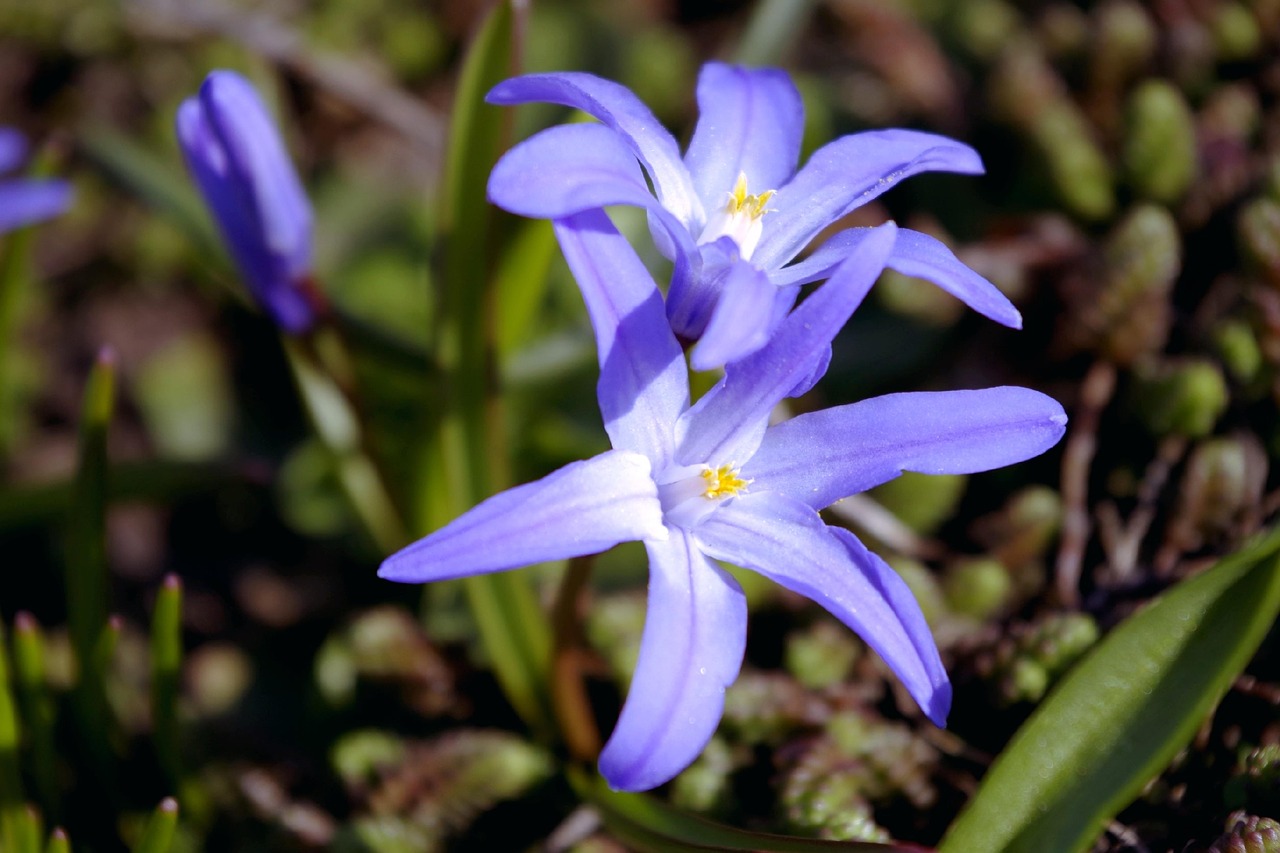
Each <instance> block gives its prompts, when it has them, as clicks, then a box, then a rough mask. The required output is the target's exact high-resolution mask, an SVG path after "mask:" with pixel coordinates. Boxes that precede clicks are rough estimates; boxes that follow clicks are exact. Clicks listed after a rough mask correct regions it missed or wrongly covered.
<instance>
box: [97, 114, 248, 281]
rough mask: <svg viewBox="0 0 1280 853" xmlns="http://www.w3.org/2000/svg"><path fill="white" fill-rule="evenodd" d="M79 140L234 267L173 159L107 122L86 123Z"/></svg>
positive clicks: (121, 180) (125, 183)
mask: <svg viewBox="0 0 1280 853" xmlns="http://www.w3.org/2000/svg"><path fill="white" fill-rule="evenodd" d="M79 140H80V147H81V148H82V150H84V151H85V152H86V153H87V154H88V155H89V158H90V159H91V160H93V161H94V162H95V163H96V164H97V165H98V167H99V168H100V169H102V170H103V171H104V172H105V173H106V174H107V175H108V176H110V177H111V178H113V179H114V180H115V181H116V182H117V183H119V184H120V185H121V186H122V187H124V189H126V190H128V191H129V192H130V193H132V194H133V195H135V196H137V197H138V198H139V199H141V200H142V201H143V202H144V203H146V204H147V205H148V206H150V207H152V208H153V209H155V211H156V212H157V213H160V214H162V215H163V216H164V217H165V218H166V219H168V220H169V221H170V222H172V223H173V224H175V225H176V226H177V227H178V228H179V230H181V231H182V232H183V233H185V234H186V235H187V236H188V237H189V238H190V239H191V240H192V242H194V243H195V244H196V246H198V247H199V248H200V250H201V252H202V253H203V254H205V255H207V256H208V257H209V258H212V259H217V260H218V261H219V262H221V263H223V264H224V265H225V266H226V269H227V270H230V268H231V267H230V259H229V258H228V257H227V253H226V250H225V249H223V247H222V241H221V240H220V239H219V238H218V231H217V228H216V227H215V226H214V224H213V220H211V219H210V218H209V215H208V213H206V212H205V209H204V205H203V204H202V203H201V201H200V196H199V194H198V193H197V192H196V190H195V188H194V187H193V186H192V185H191V182H190V181H189V180H187V177H186V175H185V174H183V173H182V172H181V171H180V170H178V169H177V168H175V167H174V165H173V163H172V162H171V161H170V160H168V159H167V158H164V157H161V156H159V155H158V154H156V152H154V151H151V150H150V149H148V148H146V147H144V146H143V145H140V144H139V143H138V142H136V141H135V140H134V139H133V138H132V137H130V136H128V135H126V134H123V133H120V132H118V131H115V130H111V129H109V128H106V127H91V128H86V129H84V130H82V131H81V132H80V134H79Z"/></svg>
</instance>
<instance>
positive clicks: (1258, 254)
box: [1236, 198, 1280, 289]
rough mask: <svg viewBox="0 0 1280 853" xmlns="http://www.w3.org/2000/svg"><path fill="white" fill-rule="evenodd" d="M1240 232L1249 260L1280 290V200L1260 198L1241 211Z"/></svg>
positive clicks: (1262, 275)
mask: <svg viewBox="0 0 1280 853" xmlns="http://www.w3.org/2000/svg"><path fill="white" fill-rule="evenodd" d="M1236 231H1237V234H1238V235H1239V239H1240V249H1241V251H1242V252H1243V254H1244V259H1245V263H1246V264H1248V266H1249V268H1250V269H1251V270H1253V272H1254V273H1256V274H1257V275H1258V276H1259V277H1260V278H1262V280H1263V281H1265V282H1267V283H1268V284H1270V285H1271V286H1272V287H1274V288H1277V289H1280V201H1274V200H1272V199H1270V198H1257V199H1254V200H1253V201H1251V202H1249V203H1248V204H1247V205H1245V206H1244V208H1243V209H1242V210H1241V211H1240V215H1239V218H1238V219H1237V220H1236Z"/></svg>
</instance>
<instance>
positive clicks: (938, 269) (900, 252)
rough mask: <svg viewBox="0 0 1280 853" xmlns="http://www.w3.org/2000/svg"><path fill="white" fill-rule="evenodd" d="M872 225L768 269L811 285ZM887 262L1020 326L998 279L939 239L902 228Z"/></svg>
mask: <svg viewBox="0 0 1280 853" xmlns="http://www.w3.org/2000/svg"><path fill="white" fill-rule="evenodd" d="M869 230H870V229H868V228H847V229H845V230H844V231H840V232H838V233H836V234H834V235H832V236H831V238H830V239H828V240H827V241H826V242H825V243H823V244H822V246H821V247H819V248H818V250H817V251H816V252H814V253H813V254H812V255H810V256H809V257H807V258H805V259H804V260H803V261H800V262H799V263H795V264H792V265H791V266H787V267H783V268H782V269H780V270H775V271H774V272H771V273H770V274H769V280H770V281H772V282H773V283H774V284H776V285H778V286H779V287H787V286H790V285H798V284H808V283H809V282H811V281H819V280H820V279H824V278H826V277H827V276H828V275H830V274H831V271H832V270H833V269H835V268H836V267H837V266H838V265H839V264H840V261H841V260H843V259H844V257H845V255H847V254H848V253H849V252H851V251H854V250H855V249H856V248H857V246H858V244H859V243H860V242H862V239H863V238H864V237H865V236H866V235H867V232H868V231H869ZM887 266H888V267H889V268H890V269H894V270H897V271H898V272H900V273H902V274H903V275H910V276H915V277H917V278H923V279H925V280H927V281H931V282H933V283H934V284H936V285H937V286H938V287H940V288H942V289H943V290H945V291H946V292H947V293H950V294H951V295H952V296H954V297H956V298H957V299H959V300H960V301H961V302H963V303H964V304H965V305H968V306H969V307H970V308H972V309H973V310H975V311H977V312H978V313H979V314H982V315H983V316H985V317H989V318H991V319H992V320H995V321H996V322H997V323H1001V324H1003V325H1005V326H1010V327H1012V328H1014V329H1021V328H1022V315H1021V314H1019V313H1018V309H1017V308H1014V307H1013V303H1012V302H1010V301H1009V299H1008V297H1006V296H1005V295H1004V294H1003V293H1001V292H1000V290H999V288H997V287H996V286H995V285H994V284H992V283H991V282H989V281H987V280H986V279H985V278H983V277H982V276H980V275H978V274H977V273H976V272H974V271H973V270H971V269H969V267H967V266H965V264H963V263H961V261H960V259H959V258H957V257H956V256H955V255H954V254H952V252H951V250H950V249H948V248H947V247H946V245H945V244H943V243H942V242H941V241H939V240H936V239H934V238H933V237H930V236H929V235H928V234H922V233H920V232H919V231H912V230H911V229H909V228H899V229H898V242H897V243H895V244H894V246H893V254H891V255H890V256H889V263H888V264H887Z"/></svg>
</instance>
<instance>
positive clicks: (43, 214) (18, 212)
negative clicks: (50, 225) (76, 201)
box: [0, 127, 71, 234]
mask: <svg viewBox="0 0 1280 853" xmlns="http://www.w3.org/2000/svg"><path fill="white" fill-rule="evenodd" d="M26 156H27V143H26V140H25V139H23V137H22V134H21V133H19V132H18V131H16V130H13V129H11V128H7V127H0V173H4V172H8V171H11V170H13V169H16V168H17V167H18V166H20V165H22V161H23V160H24V159H26ZM70 203H71V187H70V185H68V184H67V182H66V181H54V180H38V179H32V178H17V179H9V180H3V181H0V234H3V233H4V232H6V231H12V230H13V229H14V228H21V227H22V226H23V225H30V224H32V223H34V222H40V221H42V220H45V219H49V218H50V217H53V216H57V215H58V214H59V213H62V211H64V210H66V209H67V205H69V204H70Z"/></svg>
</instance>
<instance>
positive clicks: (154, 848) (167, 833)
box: [133, 797, 178, 853]
mask: <svg viewBox="0 0 1280 853" xmlns="http://www.w3.org/2000/svg"><path fill="white" fill-rule="evenodd" d="M177 828H178V801H177V800H175V799H174V798H173V797H165V798H164V800H163V801H161V803H160V805H159V806H157V807H156V810H155V811H154V812H152V813H151V818H150V819H149V820H148V821H147V828H146V829H145V830H144V831H143V833H142V838H141V839H139V841H138V843H137V844H135V845H134V846H133V853H168V851H169V848H170V847H171V846H172V845H173V835H174V832H175V830H176V829H177Z"/></svg>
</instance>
